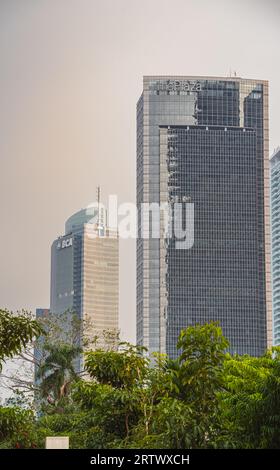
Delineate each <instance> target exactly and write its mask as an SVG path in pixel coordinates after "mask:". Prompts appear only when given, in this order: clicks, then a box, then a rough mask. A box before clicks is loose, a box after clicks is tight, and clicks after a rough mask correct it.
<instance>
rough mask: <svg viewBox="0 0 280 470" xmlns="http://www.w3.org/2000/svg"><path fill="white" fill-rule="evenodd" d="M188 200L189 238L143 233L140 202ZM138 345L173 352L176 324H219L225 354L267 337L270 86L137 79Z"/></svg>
mask: <svg viewBox="0 0 280 470" xmlns="http://www.w3.org/2000/svg"><path fill="white" fill-rule="evenodd" d="M174 201H179V202H180V203H182V205H184V204H188V203H189V202H191V203H192V204H193V207H194V243H193V246H192V247H191V248H189V249H176V239H175V237H174V236H173V237H170V238H165V237H164V231H163V226H162V219H160V236H159V237H158V238H153V236H152V233H151V231H152V227H151V226H149V229H148V232H149V237H143V236H142V234H143V231H142V229H143V227H142V226H143V220H142V217H141V205H142V204H143V203H148V204H151V203H157V204H166V203H168V204H170V205H171V206H172V204H173V202H174ZM137 205H138V239H137V342H138V343H139V344H142V345H144V346H146V347H147V348H148V349H149V351H150V352H153V351H160V352H165V353H167V354H168V355H169V356H170V357H176V356H177V349H176V343H177V338H178V335H179V333H180V331H181V329H183V328H185V327H187V326H188V325H193V324H196V323H205V322H209V321H218V322H220V324H221V326H222V329H223V332H224V334H225V336H226V337H227V338H228V339H229V341H230V344H231V346H230V350H231V351H232V352H237V353H239V354H245V353H248V354H251V355H255V356H258V355H260V354H262V353H263V352H264V350H265V349H266V347H267V346H270V345H271V340H272V329H271V328H272V327H271V317H272V302H271V269H270V218H269V217H270V216H269V160H268V83H267V81H262V80H249V79H242V78H237V77H229V78H218V77H188V76H186V77H172V76H148V77H144V83H143V93H142V95H141V97H140V99H139V101H138V104H137Z"/></svg>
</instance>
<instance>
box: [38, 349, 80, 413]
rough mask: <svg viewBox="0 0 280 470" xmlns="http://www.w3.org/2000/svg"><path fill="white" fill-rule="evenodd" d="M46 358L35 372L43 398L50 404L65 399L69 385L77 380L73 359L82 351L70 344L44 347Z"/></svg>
mask: <svg viewBox="0 0 280 470" xmlns="http://www.w3.org/2000/svg"><path fill="white" fill-rule="evenodd" d="M44 349H45V351H46V352H47V357H46V358H45V360H44V363H43V364H42V365H41V366H40V368H39V370H38V372H37V378H38V379H39V380H40V389H41V394H42V397H43V398H47V401H48V402H49V403H51V404H55V403H56V402H57V401H59V400H60V399H62V398H63V397H66V396H67V394H68V392H69V385H70V383H71V382H73V381H74V380H76V379H77V378H78V374H77V372H76V370H75V367H74V359H76V358H77V357H78V356H79V354H81V352H82V349H81V348H80V347H78V346H74V345H71V344H67V343H65V344H60V345H50V344H47V345H45V348H44Z"/></svg>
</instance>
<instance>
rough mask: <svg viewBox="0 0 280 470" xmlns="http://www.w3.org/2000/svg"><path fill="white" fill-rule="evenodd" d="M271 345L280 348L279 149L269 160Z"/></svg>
mask: <svg viewBox="0 0 280 470" xmlns="http://www.w3.org/2000/svg"><path fill="white" fill-rule="evenodd" d="M270 172H271V173H270V174H271V239H272V240H271V242H272V243H271V244H272V285H273V289H272V293H273V344H274V345H275V346H280V148H278V149H277V150H276V151H275V152H274V153H273V155H272V157H271V160H270Z"/></svg>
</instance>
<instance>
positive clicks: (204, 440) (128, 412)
mask: <svg viewBox="0 0 280 470" xmlns="http://www.w3.org/2000/svg"><path fill="white" fill-rule="evenodd" d="M228 347H229V345H228V342H227V340H226V339H225V338H224V336H223V335H222V331H221V328H220V327H219V326H218V325H217V324H215V323H212V324H206V325H197V326H193V327H189V328H187V329H186V330H183V331H182V332H181V334H180V337H179V339H178V351H179V357H178V359H176V360H171V359H169V358H167V357H166V356H164V355H159V354H156V355H153V356H152V357H149V356H148V354H147V351H146V350H145V349H144V348H141V347H138V346H132V345H130V344H128V343H119V347H118V350H116V348H111V349H108V350H102V349H95V350H92V351H88V352H86V353H85V354H84V365H85V369H86V374H87V375H86V376H85V377H84V378H81V377H79V376H78V375H77V374H76V372H75V368H74V366H73V361H74V360H75V358H77V357H78V356H79V355H80V353H81V351H80V350H79V349H77V347H75V345H72V346H71V345H68V346H66V345H64V346H63V345H60V346H58V345H57V346H56V347H52V348H50V347H49V346H48V348H49V349H48V355H47V356H46V359H45V362H44V364H43V367H42V369H41V371H40V381H41V382H40V388H41V396H42V397H51V398H52V400H49V401H47V402H46V401H44V400H42V407H41V413H40V417H37V418H36V419H35V415H34V414H33V413H32V412H31V411H30V410H29V411H28V410H22V409H20V408H19V407H18V406H16V407H15V406H14V407H12V406H10V407H9V409H8V408H2V410H1V413H2V415H1V413H0V424H1V423H4V424H1V425H2V426H3V429H4V430H5V431H4V432H2V434H0V442H1V440H2V446H6V447H44V440H45V437H46V436H52V435H69V437H70V446H71V447H72V448H91V449H102V448H178V449H180V448H188V449H194V448H279V446H280V425H279V424H280V398H279V397H280V348H273V349H272V350H271V351H268V352H267V353H266V354H265V355H264V356H262V357H260V358H254V357H250V356H238V355H234V356H232V355H230V354H229V353H228V352H227V351H228ZM28 413H29V414H28ZM7 418H8V419H7ZM1 420H2V421H1ZM5 420H6V421H5ZM24 420H25V421H24ZM23 429H24V432H25V434H24V435H22V430H23Z"/></svg>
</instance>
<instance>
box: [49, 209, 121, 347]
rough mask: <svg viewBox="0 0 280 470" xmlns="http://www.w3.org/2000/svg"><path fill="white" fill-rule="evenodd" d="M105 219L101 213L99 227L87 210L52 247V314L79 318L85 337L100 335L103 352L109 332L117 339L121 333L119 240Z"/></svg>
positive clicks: (76, 218) (69, 223) (75, 215)
mask: <svg viewBox="0 0 280 470" xmlns="http://www.w3.org/2000/svg"><path fill="white" fill-rule="evenodd" d="M104 218H105V216H104V217H103V215H102V214H101V216H99V222H98V223H97V222H96V220H95V219H96V213H95V212H93V210H92V209H82V210H81V211H79V212H77V213H76V214H74V215H73V216H71V217H70V218H69V219H68V220H67V222H66V226H65V231H66V235H64V236H62V237H59V238H58V239H56V240H55V241H54V242H53V244H52V248H51V253H52V255H51V256H52V257H51V259H52V261H51V306H50V311H51V312H52V314H55V315H60V314H63V313H64V312H66V311H68V312H69V315H70V318H71V315H72V313H75V314H77V315H78V317H79V318H80V319H81V320H82V321H83V322H84V328H86V330H85V331H84V334H85V336H87V337H88V338H89V339H93V338H94V337H95V336H97V337H98V338H99V339H98V341H97V344H98V346H100V347H103V346H104V345H105V344H104V343H103V335H104V332H105V331H110V332H111V333H114V334H115V337H116V335H117V332H118V328H119V318H118V317H119V240H118V233H117V231H115V230H112V229H109V228H108V227H106V226H105V225H104V223H103V221H104ZM91 220H94V222H91Z"/></svg>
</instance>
